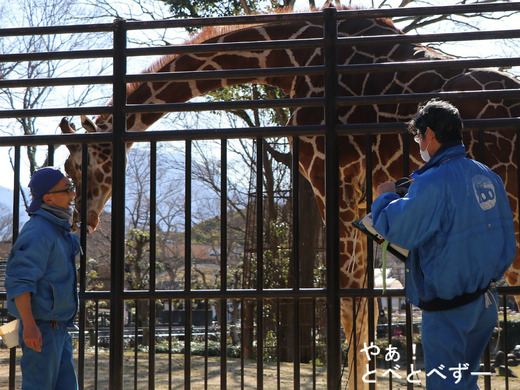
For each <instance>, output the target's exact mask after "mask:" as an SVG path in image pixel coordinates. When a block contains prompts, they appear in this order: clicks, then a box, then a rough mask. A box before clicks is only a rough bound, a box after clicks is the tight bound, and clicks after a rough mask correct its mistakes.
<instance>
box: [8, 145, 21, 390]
mask: <svg viewBox="0 0 520 390" xmlns="http://www.w3.org/2000/svg"><path fill="white" fill-rule="evenodd" d="M20 156H21V152H20V146H15V147H14V167H13V169H14V178H13V181H14V182H13V188H14V190H13V225H12V226H13V228H12V229H13V241H12V244H14V243H15V241H16V239H17V238H18V233H19V227H20ZM15 382H16V348H11V349H10V350H9V390H14V389H15Z"/></svg>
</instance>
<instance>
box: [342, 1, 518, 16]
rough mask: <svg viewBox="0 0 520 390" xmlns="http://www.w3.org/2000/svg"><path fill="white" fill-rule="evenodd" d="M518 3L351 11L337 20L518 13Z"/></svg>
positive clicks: (344, 13) (343, 12)
mask: <svg viewBox="0 0 520 390" xmlns="http://www.w3.org/2000/svg"><path fill="white" fill-rule="evenodd" d="M519 10H520V2H508V3H495V2H494V3H486V4H484V3H478V4H466V5H448V6H438V7H410V8H408V7H406V8H381V9H353V10H348V11H339V12H338V15H337V18H338V20H341V19H363V18H395V17H398V16H402V17H404V16H412V17H415V16H433V15H448V14H455V15H461V14H473V13H488V12H489V13H495V12H508V11H519Z"/></svg>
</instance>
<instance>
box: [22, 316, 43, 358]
mask: <svg viewBox="0 0 520 390" xmlns="http://www.w3.org/2000/svg"><path fill="white" fill-rule="evenodd" d="M23 342H24V343H25V345H27V346H28V347H29V348H31V349H34V350H35V351H36V352H41V351H42V332H40V329H39V328H38V326H37V325H36V324H35V323H34V322H33V323H32V324H31V325H29V326H26V325H24V327H23Z"/></svg>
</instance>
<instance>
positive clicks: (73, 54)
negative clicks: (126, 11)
mask: <svg viewBox="0 0 520 390" xmlns="http://www.w3.org/2000/svg"><path fill="white" fill-rule="evenodd" d="M0 31H2V30H1V29H0ZM113 56H114V51H113V50H112V49H99V50H70V51H54V52H38V53H11V54H0V62H22V61H51V60H78V59H84V58H110V57H113Z"/></svg>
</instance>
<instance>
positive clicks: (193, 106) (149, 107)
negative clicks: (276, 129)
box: [125, 97, 323, 113]
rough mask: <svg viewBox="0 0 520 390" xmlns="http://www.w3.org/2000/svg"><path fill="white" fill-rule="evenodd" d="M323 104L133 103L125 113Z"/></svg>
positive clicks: (309, 100) (309, 101)
mask: <svg viewBox="0 0 520 390" xmlns="http://www.w3.org/2000/svg"><path fill="white" fill-rule="evenodd" d="M321 105H323V98H320V97H317V98H294V99H275V100H271V99H269V100H238V101H234V102H197V103H162V104H135V105H134V104H133V105H130V106H127V108H126V110H125V111H126V112H127V113H137V112H147V113H149V112H156V113H161V112H188V111H209V110H214V111H217V110H228V111H233V110H247V109H249V110H252V109H255V108H261V109H269V108H277V107H293V108H297V107H319V106H321Z"/></svg>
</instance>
